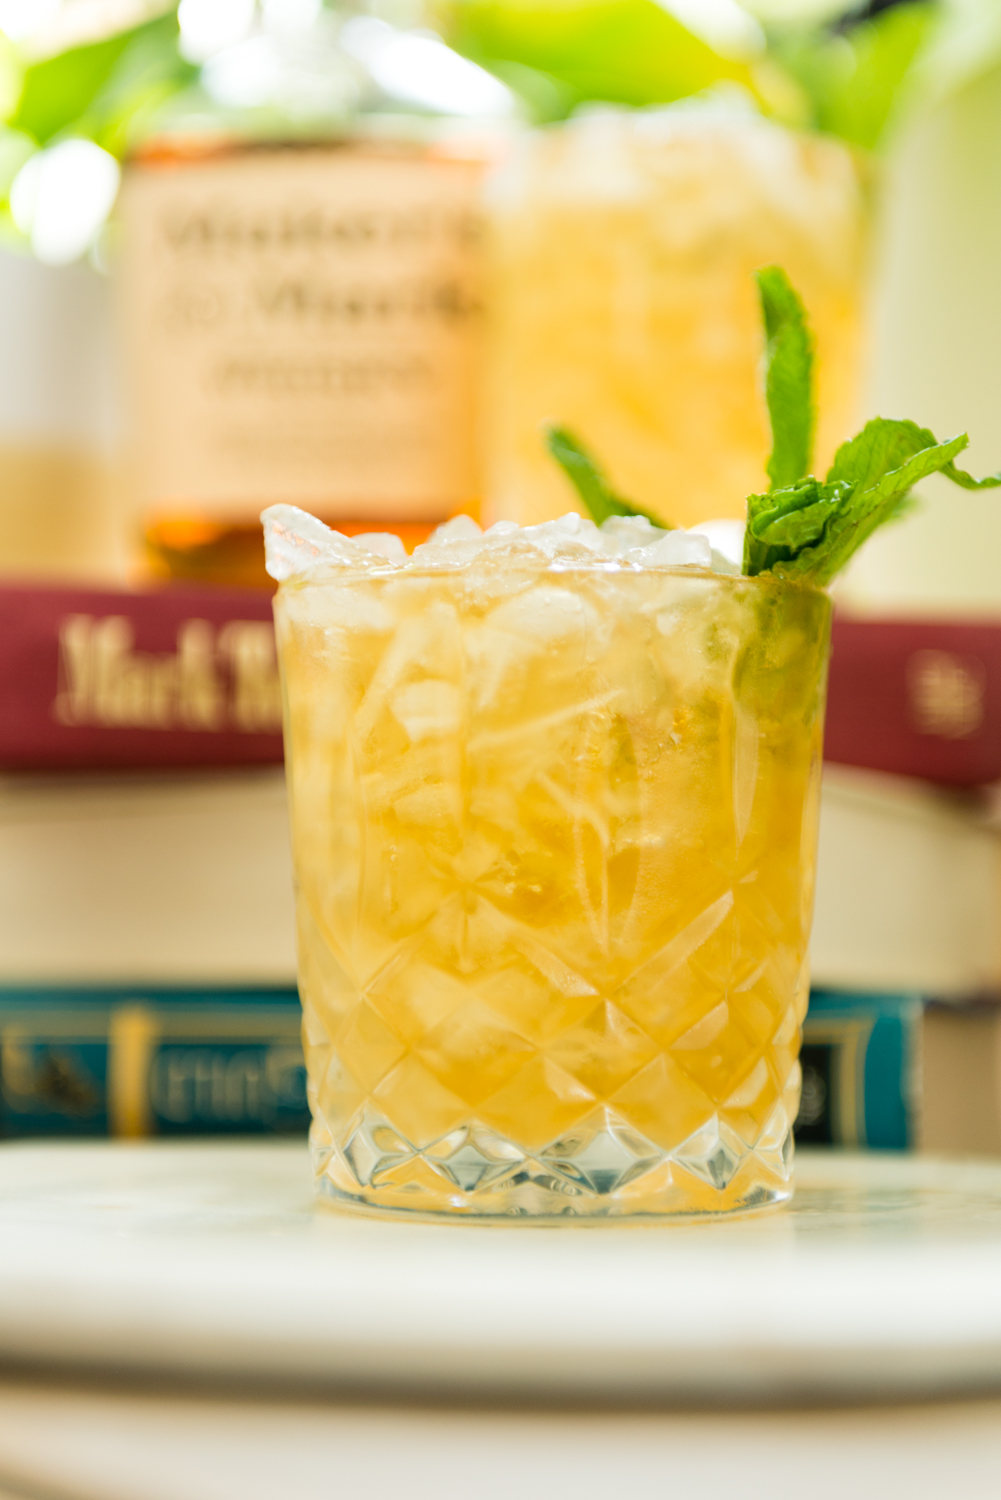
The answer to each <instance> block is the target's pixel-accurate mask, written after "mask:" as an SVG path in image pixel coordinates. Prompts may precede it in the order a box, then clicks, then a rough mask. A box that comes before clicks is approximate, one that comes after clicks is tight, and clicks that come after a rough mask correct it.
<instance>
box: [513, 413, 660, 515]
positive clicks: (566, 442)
mask: <svg viewBox="0 0 1001 1500" xmlns="http://www.w3.org/2000/svg"><path fill="white" fill-rule="evenodd" d="M543 436H544V437H545V440H546V447H547V448H548V449H549V451H550V453H551V454H552V456H553V458H555V460H556V462H557V463H558V464H559V466H560V468H561V469H562V470H563V472H564V474H565V475H566V476H567V478H568V479H569V481H570V483H571V484H572V485H573V487H574V489H575V490H576V491H577V493H578V495H579V496H580V498H581V500H582V501H583V502H584V507H585V509H586V510H587V513H588V515H589V516H590V517H591V520H592V521H593V522H594V523H595V525H596V526H600V525H601V523H602V521H607V520H608V519H609V517H610V516H643V517H644V518H645V519H646V520H647V521H650V522H651V523H652V524H653V525H654V526H658V527H659V528H660V530H661V531H673V530H674V527H673V526H672V525H671V524H670V522H669V521H661V520H659V519H658V518H657V516H654V515H651V514H650V512H649V511H648V510H642V509H641V508H640V506H638V505H634V504H633V502H632V501H631V500H624V499H623V497H622V496H621V495H617V494H616V493H615V491H614V490H613V489H612V487H611V485H610V484H609V483H608V480H607V479H606V478H605V476H604V474H603V473H602V472H601V470H600V468H599V467H598V464H597V462H596V461H595V459H594V458H592V456H591V454H590V453H589V452H588V451H587V449H586V448H585V447H584V445H583V443H581V441H580V439H579V438H576V437H575V436H574V434H573V433H572V432H570V431H568V429H567V428H566V427H557V426H555V425H552V424H550V425H548V426H546V427H544V428H543Z"/></svg>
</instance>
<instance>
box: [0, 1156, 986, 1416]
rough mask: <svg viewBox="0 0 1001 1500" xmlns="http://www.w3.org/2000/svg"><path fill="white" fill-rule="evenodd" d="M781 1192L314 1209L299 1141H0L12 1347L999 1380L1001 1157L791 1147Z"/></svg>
mask: <svg viewBox="0 0 1001 1500" xmlns="http://www.w3.org/2000/svg"><path fill="white" fill-rule="evenodd" d="M798 1183H799V1186H798V1189H797V1194H796V1199H795V1203H794V1206H793V1207H792V1208H790V1209H782V1210H779V1211H777V1212H773V1213H769V1214H764V1215H761V1216H758V1217H753V1216H752V1217H748V1218H745V1219H740V1220H733V1221H713V1222H707V1223H678V1224H665V1225H663V1226H644V1227H636V1228H633V1227H629V1226H622V1225H598V1226H593V1227H583V1226H578V1225H568V1226H567V1227H566V1228H563V1227H558V1228H532V1227H531V1226H530V1225H526V1224H524V1223H519V1224H515V1225H512V1226H511V1227H510V1228H508V1227H507V1226H503V1227H495V1226H486V1225H476V1224H467V1223H458V1224H455V1225H447V1224H446V1225H437V1224H424V1223H416V1222H415V1223H395V1222H387V1221H383V1220H376V1219H367V1218H364V1217H361V1216H354V1215H349V1214H342V1213H336V1212H334V1211H331V1210H329V1209H326V1210H325V1209H318V1208H316V1207H315V1206H314V1203H313V1199H312V1190H311V1183H310V1179H309V1172H308V1164H307V1159H306V1152H305V1149H304V1147H303V1146H302V1145H300V1144H298V1143H295V1144H293V1143H280V1142H265V1143H261V1144H253V1143H247V1142H245V1141H241V1142H233V1143H223V1144H219V1145H216V1144H210V1143H206V1142H194V1143H184V1144H176V1145H175V1144H170V1143H167V1142H160V1143H142V1144H134V1145H133V1144H128V1143H121V1144H106V1143H101V1144H93V1145H92V1144H83V1143H79V1144H76V1143H66V1142H59V1143H25V1144H21V1143H7V1144H5V1145H4V1146H3V1147H2V1148H0V1359H6V1360H15V1361H20V1360H29V1361H31V1362H33V1363H36V1364H37V1363H39V1362H41V1363H43V1364H46V1365H50V1366H57V1367H60V1366H61V1367H69V1366H74V1367H77V1368H79V1367H81V1366H82V1367H85V1368H94V1369H97V1368H101V1369H105V1370H118V1371H121V1370H126V1371H127V1370H135V1371H145V1372H157V1373H173V1374H184V1375H198V1376H201V1377H210V1378H216V1377H218V1378H225V1379H230V1378H232V1377H234V1376H236V1377H247V1378H251V1379H258V1378H259V1379H263V1380H267V1381H270V1382H276V1381H277V1382H287V1381H294V1382H297V1383H302V1382H305V1383H307V1384H314V1383H315V1384H320V1383H322V1384H323V1385H324V1386H330V1385H342V1386H347V1387H350V1388H351V1389H359V1388H362V1387H364V1388H366V1389H369V1390H372V1389H387V1390H388V1389H391V1390H396V1391H410V1392H414V1391H431V1390H434V1391H446V1390H447V1391H453V1392H455V1391H458V1392H462V1393H470V1394H478V1393H483V1394H488V1393H489V1394H497V1393H508V1394H511V1395H541V1394H546V1395H549V1396H553V1397H581V1396H594V1397H597V1398H601V1399H609V1398H614V1399H617V1400H624V1401H634V1400H649V1399H654V1400H658V1399H659V1400H663V1399H670V1400H679V1399H680V1400H707V1399H708V1400H719V1399H724V1400H733V1399H754V1400H773V1399H774V1400H779V1399H781V1400H786V1399H789V1398H790V1397H794V1398H808V1399H830V1398H856V1397H860V1396H872V1395H880V1396H883V1397H887V1396H895V1395H925V1394H935V1393H938V1394H944V1393H949V1392H955V1391H960V1390H965V1391H969V1390H984V1389H991V1388H997V1389H1001V1164H995V1163H965V1164H954V1163H946V1162H936V1161H932V1160H927V1159H923V1158H920V1157H904V1156H894V1155H891V1154H885V1155H880V1154H876V1153H873V1154H870V1155H867V1156H856V1157H852V1156H847V1155H842V1154H840V1153H816V1154H808V1153H802V1154H801V1156H800V1160H799V1163H798Z"/></svg>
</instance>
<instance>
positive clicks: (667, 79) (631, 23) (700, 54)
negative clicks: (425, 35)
mask: <svg viewBox="0 0 1001 1500" xmlns="http://www.w3.org/2000/svg"><path fill="white" fill-rule="evenodd" d="M438 14H439V16H440V18H441V20H442V22H443V25H444V29H445V33H446V37H447V40H448V41H449V43H450V44H451V45H452V46H453V47H455V48H457V49H458V51H460V52H463V53H465V55H466V56H467V57H471V58H473V59H474V60H475V61H476V62H479V63H480V64H482V65H483V66H484V67H487V68H491V69H493V71H495V72H497V73H498V75H499V76H501V77H504V78H505V80H506V81H507V82H508V83H509V84H510V85H511V86H512V87H513V88H515V89H517V90H518V92H520V93H521V94H522V96H523V97H525V98H527V101H528V103H529V106H530V107H531V106H533V105H535V104H536V100H537V98H538V97H539V96H540V95H541V96H542V97H543V101H544V102H543V109H542V111H541V113H543V114H544V115H546V117H548V118H555V117H556V116H557V115H558V114H568V113H569V112H570V110H571V109H572V108H573V107H574V106H575V105H576V104H579V103H581V102H582V101H584V100H603V101H607V102H611V103H616V104H628V105H635V106H641V105H647V104H667V103H670V102H671V101H673V100H675V99H682V98H685V97H687V96H688V95H690V94H695V93H698V92H699V91H700V90H702V89H705V88H708V87H710V86H711V85H712V84H714V83H718V82H720V81H721V80H723V79H729V80H732V81H735V82H740V83H743V84H745V85H746V86H747V87H748V88H751V87H752V86H753V85H752V80H751V74H750V71H749V69H748V68H747V66H746V64H744V63H742V62H737V61H734V60H733V59H727V58H723V57H720V56H719V55H718V54H717V53H715V52H714V51H713V49H712V48H711V47H709V46H708V45H707V44H706V43H705V42H703V41H702V40H701V39H700V38H698V37H696V36H693V34H692V33H691V32H690V31H688V30H687V28H686V27H684V26H683V25H682V24H681V22H680V21H677V20H675V18H674V16H672V15H671V14H670V13H669V12H668V11H667V10H665V9H663V8H662V7H661V6H660V5H658V4H657V3H656V0H442V3H441V4H440V5H439V6H438ZM532 75H537V78H536V79H535V80H533V78H532ZM533 95H534V97H533ZM539 112H540V111H539V110H538V108H537V106H536V113H539Z"/></svg>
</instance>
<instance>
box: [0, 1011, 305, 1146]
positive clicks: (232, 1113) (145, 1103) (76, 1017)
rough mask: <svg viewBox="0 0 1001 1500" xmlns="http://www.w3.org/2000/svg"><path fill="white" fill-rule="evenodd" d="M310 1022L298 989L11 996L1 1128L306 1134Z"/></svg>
mask: <svg viewBox="0 0 1001 1500" xmlns="http://www.w3.org/2000/svg"><path fill="white" fill-rule="evenodd" d="M300 1023H301V1012H300V1007H299V1002H298V996H297V994H296V993H295V991H294V990H292V991H275V992H259V993H256V994H254V995H251V996H247V997H243V998H241V997H240V996H234V995H229V994H224V995H220V996H219V997H213V996H211V995H209V996H205V995H202V996H193V995H191V994H188V993H184V992H181V993H178V994H177V995H165V994H159V995H156V996H152V997H151V996H138V997H130V996H127V995H124V994H121V995H119V994H116V995H113V996H102V995H100V994H98V993H72V994H69V993H68V994H67V995H65V996H58V995H53V994H52V993H51V992H49V993H47V994H46V995H45V996H44V997H42V996H30V995H25V994H22V995H20V996H19V997H17V998H10V997H8V998H6V999H5V1001H4V1002H2V1003H0V1135H2V1136H4V1137H8V1138H10V1137H22V1138H23V1137H30V1136H62V1135H87V1136H95V1135H96V1136H101V1135H113V1136H124V1137H143V1136H150V1135H160V1136H177V1135H202V1134H273V1133H280V1134H302V1133H304V1132H305V1131H306V1130H307V1129H308V1126H309V1107H308V1104H307V1100H306V1074H305V1066H304V1062H303V1054H302V1045H301V1041H300V1035H299V1032H300Z"/></svg>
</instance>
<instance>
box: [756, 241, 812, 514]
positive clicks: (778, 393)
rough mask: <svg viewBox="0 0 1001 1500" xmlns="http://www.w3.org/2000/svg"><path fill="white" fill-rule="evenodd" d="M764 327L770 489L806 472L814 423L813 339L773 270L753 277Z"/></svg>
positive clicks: (783, 279) (780, 274)
mask: <svg viewBox="0 0 1001 1500" xmlns="http://www.w3.org/2000/svg"><path fill="white" fill-rule="evenodd" d="M757 282H758V293H759V296H760V298H761V315H762V317H763V319H764V324H765V400H766V402H767V405H768V416H769V419H770V421H771V426H772V452H771V457H770V458H769V460H768V463H767V465H766V470H767V473H768V477H769V479H770V480H771V482H772V488H773V489H775V488H777V487H779V486H781V485H789V484H793V483H794V482H795V481H796V480H797V479H802V477H803V475H804V474H806V473H808V472H809V468H810V458H811V454H812V452H813V429H814V422H815V413H814V404H813V338H812V336H811V334H810V330H809V328H808V327H807V322H806V313H805V311H804V309H803V304H802V302H801V301H800V299H799V297H798V296H797V294H796V292H795V291H794V290H793V287H792V285H791V283H790V281H789V278H788V276H787V275H786V273H785V272H784V271H783V270H782V269H781V268H780V267H779V266H765V267H763V268H762V270H760V271H758V272H757Z"/></svg>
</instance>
